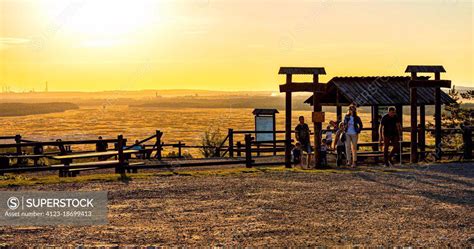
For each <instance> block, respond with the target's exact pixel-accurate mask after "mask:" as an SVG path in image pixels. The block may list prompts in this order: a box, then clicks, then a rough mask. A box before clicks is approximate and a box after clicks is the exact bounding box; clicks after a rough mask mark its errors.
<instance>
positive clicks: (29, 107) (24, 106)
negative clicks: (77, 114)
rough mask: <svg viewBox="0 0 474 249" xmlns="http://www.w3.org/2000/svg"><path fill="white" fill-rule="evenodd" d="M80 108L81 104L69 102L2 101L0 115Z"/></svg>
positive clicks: (52, 111)
mask: <svg viewBox="0 0 474 249" xmlns="http://www.w3.org/2000/svg"><path fill="white" fill-rule="evenodd" d="M72 109H79V106H77V105H76V104H73V103H67V102H52V103H34V104H33V103H0V117H8V116H25V115H34V114H46V113H54V112H64V111H66V110H72Z"/></svg>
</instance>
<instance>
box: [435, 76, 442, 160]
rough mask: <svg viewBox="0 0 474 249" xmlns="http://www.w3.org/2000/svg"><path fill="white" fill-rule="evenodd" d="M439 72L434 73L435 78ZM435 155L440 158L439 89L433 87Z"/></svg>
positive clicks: (438, 77) (437, 77)
mask: <svg viewBox="0 0 474 249" xmlns="http://www.w3.org/2000/svg"><path fill="white" fill-rule="evenodd" d="M440 77H441V76H440V73H439V72H437V73H435V80H438V81H439V80H440ZM434 98H435V115H434V116H435V151H436V153H435V157H436V159H437V160H439V159H441V155H442V151H441V146H442V144H441V136H442V135H441V89H440V88H439V87H437V88H436V89H435V96H434Z"/></svg>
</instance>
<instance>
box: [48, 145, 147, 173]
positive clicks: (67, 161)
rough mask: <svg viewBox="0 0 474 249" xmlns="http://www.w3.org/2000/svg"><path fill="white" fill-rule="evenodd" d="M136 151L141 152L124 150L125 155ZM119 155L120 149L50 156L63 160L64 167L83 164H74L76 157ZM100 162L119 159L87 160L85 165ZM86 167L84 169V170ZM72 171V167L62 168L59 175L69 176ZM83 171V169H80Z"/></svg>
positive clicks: (116, 162)
mask: <svg viewBox="0 0 474 249" xmlns="http://www.w3.org/2000/svg"><path fill="white" fill-rule="evenodd" d="M135 153H140V150H124V151H123V154H124V155H130V154H135ZM118 155H119V152H118V151H104V152H92V153H79V154H71V155H59V156H51V157H50V158H51V159H54V160H59V161H61V165H62V166H63V167H64V166H70V165H81V164H77V163H75V164H73V163H72V162H73V160H75V159H86V158H95V157H97V158H99V157H111V156H118ZM99 163H102V164H118V161H117V160H114V161H110V160H109V161H99V162H87V163H83V164H84V165H86V166H87V165H89V164H91V166H94V165H101V164H99ZM56 166H59V165H56ZM84 170H86V169H82V171H84ZM70 171H71V169H64V170H60V171H59V176H60V177H62V176H69V172H70ZM79 171H81V170H79Z"/></svg>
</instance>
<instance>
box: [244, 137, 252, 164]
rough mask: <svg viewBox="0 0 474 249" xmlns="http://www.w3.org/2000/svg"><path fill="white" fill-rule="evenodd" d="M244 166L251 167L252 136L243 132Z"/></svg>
mask: <svg viewBox="0 0 474 249" xmlns="http://www.w3.org/2000/svg"><path fill="white" fill-rule="evenodd" d="M245 166H246V167H247V168H251V167H252V136H251V135H250V134H245Z"/></svg>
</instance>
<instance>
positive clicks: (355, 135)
mask: <svg viewBox="0 0 474 249" xmlns="http://www.w3.org/2000/svg"><path fill="white" fill-rule="evenodd" d="M362 128H363V125H362V120H361V119H360V117H359V116H358V115H357V108H356V106H355V105H353V104H352V105H350V106H349V109H348V111H347V114H346V116H345V117H344V129H345V136H346V139H345V140H346V141H345V143H346V158H347V166H351V167H352V168H355V167H356V162H357V141H358V140H359V133H360V132H361V131H362Z"/></svg>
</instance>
